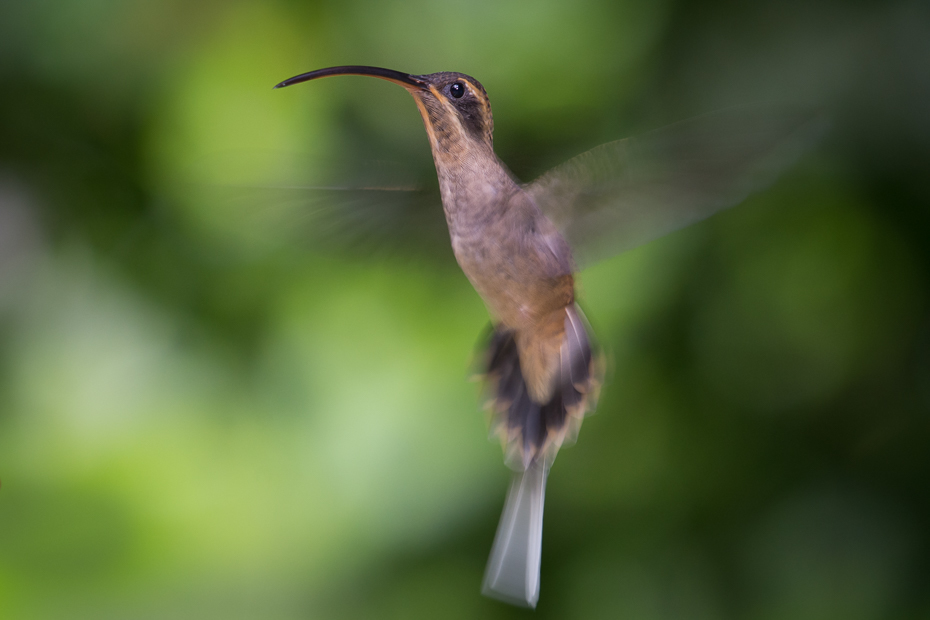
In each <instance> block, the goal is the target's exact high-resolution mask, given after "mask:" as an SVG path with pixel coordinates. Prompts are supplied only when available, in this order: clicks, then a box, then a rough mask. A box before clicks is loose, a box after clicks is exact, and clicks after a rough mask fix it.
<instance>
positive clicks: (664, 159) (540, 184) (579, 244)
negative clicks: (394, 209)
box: [524, 107, 825, 267]
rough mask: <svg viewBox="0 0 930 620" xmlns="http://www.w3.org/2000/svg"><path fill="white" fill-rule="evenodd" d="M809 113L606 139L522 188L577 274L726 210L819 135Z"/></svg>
mask: <svg viewBox="0 0 930 620" xmlns="http://www.w3.org/2000/svg"><path fill="white" fill-rule="evenodd" d="M824 127H825V122H824V121H823V119H822V118H820V117H818V116H816V115H814V114H811V113H809V112H796V111H785V110H784V109H771V108H768V107H752V108H737V109H730V110H723V111H719V112H714V113H711V114H708V115H705V116H701V117H698V118H694V119H691V120H687V121H682V122H680V123H676V124H674V125H670V126H668V127H664V128H662V129H658V130H656V131H653V132H651V133H647V134H643V135H642V136H638V137H634V138H627V139H625V140H617V141H615V142H608V143H606V144H602V145H600V146H598V147H595V148H593V149H591V150H590V151H587V152H585V153H582V154H581V155H578V156H577V157H574V158H572V159H570V160H568V161H566V162H565V163H563V164H561V165H559V166H556V167H555V168H553V169H552V170H550V171H548V172H546V173H545V174H543V175H542V176H541V177H539V178H538V179H536V180H535V181H533V182H532V183H529V184H527V185H525V186H524V189H525V191H527V192H528V193H529V194H530V195H531V196H532V197H533V199H534V200H535V201H536V204H537V205H538V206H539V208H540V209H541V210H542V211H543V212H544V213H545V214H546V215H547V216H548V217H549V218H550V219H551V220H552V221H553V223H554V224H555V225H556V226H557V227H558V228H559V230H561V231H562V234H564V235H565V238H566V240H567V241H568V242H569V244H570V245H571V246H572V250H573V254H574V257H575V261H576V262H577V263H578V265H579V267H584V266H587V265H590V264H591V263H593V262H596V261H597V260H601V259H604V258H607V257H609V256H612V255H614V254H618V253H620V252H623V251H625V250H629V249H632V248H634V247H636V246H638V245H641V244H643V243H646V242H648V241H651V240H653V239H656V238H658V237H661V236H662V235H664V234H666V233H669V232H672V231H674V230H677V229H679V228H683V227H685V226H687V225H689V224H692V223H694V222H697V221H700V220H702V219H704V218H706V217H709V216H711V215H713V214H714V213H716V212H717V211H720V210H721V209H726V208H727V207H731V206H734V205H736V204H738V203H739V202H741V201H742V200H743V199H745V198H746V197H747V196H748V195H749V194H750V193H752V192H754V191H758V190H760V189H762V188H764V187H765V186H766V185H768V184H770V183H771V182H773V181H774V180H775V178H776V177H777V176H778V174H779V173H781V172H782V171H783V170H785V169H786V168H787V167H788V166H789V165H790V164H791V163H792V162H794V161H795V160H796V159H797V158H798V157H799V156H800V155H801V153H803V152H804V150H805V149H806V148H807V147H809V146H810V145H811V144H812V143H813V142H814V141H815V140H816V139H817V138H818V137H819V136H820V135H821V133H822V132H823V129H824Z"/></svg>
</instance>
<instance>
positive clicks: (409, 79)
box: [275, 65, 428, 88]
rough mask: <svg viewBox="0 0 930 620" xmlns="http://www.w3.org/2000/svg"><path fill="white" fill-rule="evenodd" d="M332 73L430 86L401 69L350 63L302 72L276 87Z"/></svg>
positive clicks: (424, 86) (423, 86)
mask: <svg viewBox="0 0 930 620" xmlns="http://www.w3.org/2000/svg"><path fill="white" fill-rule="evenodd" d="M331 75H367V76H370V77H376V78H381V79H382V80H387V81H389V82H394V83H395V84H400V85H401V86H404V87H405V88H406V87H410V86H413V87H416V88H426V87H427V86H428V83H427V82H426V80H424V79H422V78H420V77H418V76H415V75H408V74H406V73H401V72H400V71H393V70H391V69H382V68H380V67H363V66H355V65H350V66H346V67H329V68H328V69H317V70H316V71H311V72H309V73H301V74H300V75H295V76H294V77H292V78H288V79H286V80H284V81H283V82H281V83H280V84H278V85H276V86H275V88H284V87H285V86H290V85H292V84H299V83H300V82H308V81H310V80H315V79H317V78H323V77H329V76H331Z"/></svg>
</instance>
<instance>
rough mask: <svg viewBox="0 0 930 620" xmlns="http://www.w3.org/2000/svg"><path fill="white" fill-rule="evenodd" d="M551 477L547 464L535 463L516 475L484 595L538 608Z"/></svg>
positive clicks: (495, 546) (487, 571)
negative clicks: (544, 523) (546, 503)
mask: <svg viewBox="0 0 930 620" xmlns="http://www.w3.org/2000/svg"><path fill="white" fill-rule="evenodd" d="M548 475H549V466H548V465H546V464H544V463H533V464H532V465H530V466H529V467H528V468H527V470H526V471H524V472H519V473H517V474H515V475H514V477H513V482H512V483H511V485H510V490H509V491H508V492H507V502H506V503H505V504H504V512H503V514H502V515H501V520H500V523H499V524H498V526H497V534H496V535H495V536H494V545H493V546H492V547H491V556H490V557H489V558H488V565H487V568H485V570H484V583H483V585H482V587H481V593H482V594H484V595H485V596H489V597H491V598H496V599H498V600H501V601H504V602H506V603H510V604H512V605H520V606H522V607H532V608H535V607H536V601H538V600H539V563H540V553H541V551H542V521H543V504H544V502H545V498H546V478H547V477H548Z"/></svg>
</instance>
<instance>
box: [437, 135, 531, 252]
mask: <svg viewBox="0 0 930 620" xmlns="http://www.w3.org/2000/svg"><path fill="white" fill-rule="evenodd" d="M436 138H437V136H435V135H434V134H432V132H431V135H430V146H431V147H432V151H433V161H434V163H435V164H436V175H437V177H438V178H439V189H440V192H441V193H442V205H443V209H444V211H445V213H446V220H447V221H448V223H449V231H450V232H451V233H452V234H453V235H455V234H457V233H458V232H460V231H461V230H463V229H464V228H466V227H468V228H473V227H474V224H475V223H476V222H480V221H482V220H488V219H490V218H493V217H494V216H495V215H496V214H499V213H500V212H501V210H502V209H503V207H504V205H505V203H506V201H507V199H508V198H509V197H510V196H511V195H512V194H513V192H514V191H515V190H516V189H517V185H516V182H515V181H514V180H513V179H512V178H511V176H510V174H509V173H508V172H507V170H506V168H504V166H503V165H502V164H501V162H500V161H499V160H498V159H497V156H496V155H495V154H494V150H493V148H492V147H491V145H489V144H487V143H485V142H484V141H483V140H482V141H480V142H479V141H478V140H475V139H474V138H472V137H471V136H468V135H461V134H459V135H456V136H443V139H441V140H437V139H436ZM450 138H451V139H450Z"/></svg>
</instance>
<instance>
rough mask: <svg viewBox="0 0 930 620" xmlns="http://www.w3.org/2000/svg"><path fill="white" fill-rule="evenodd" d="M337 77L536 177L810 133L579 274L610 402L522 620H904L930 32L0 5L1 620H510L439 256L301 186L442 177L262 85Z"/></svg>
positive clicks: (149, 1)
mask: <svg viewBox="0 0 930 620" xmlns="http://www.w3.org/2000/svg"><path fill="white" fill-rule="evenodd" d="M336 64H371V65H378V66H386V67H390V68H396V69H400V70H404V71H410V72H412V73H429V72H433V71H440V70H456V71H462V72H466V73H469V74H471V75H474V76H476V77H477V78H478V79H479V80H481V81H482V82H483V84H484V85H485V87H486V88H487V90H488V92H489V93H490V96H491V100H492V103H493V105H494V111H495V121H496V127H497V130H496V138H495V139H496V147H497V150H498V154H499V155H500V156H501V157H502V159H503V160H504V161H505V162H507V163H508V165H509V166H510V167H511V168H512V170H513V171H514V173H515V174H516V175H518V176H519V177H520V178H523V179H525V180H529V179H532V178H534V177H535V176H536V175H538V174H540V173H541V172H543V171H544V170H546V169H547V168H549V167H550V166H552V165H554V164H557V163H559V162H560V161H562V160H564V159H566V158H568V157H570V156H572V155H574V154H576V153H579V152H581V151H584V150H587V149H588V148H591V147H592V146H594V145H596V144H599V143H601V142H604V141H607V140H613V139H617V138H621V137H624V136H627V135H633V134H636V133H640V132H643V131H646V130H649V129H652V128H655V127H660V126H663V125H666V124H669V123H671V122H674V121H676V120H679V119H682V118H687V117H689V116H693V115H695V114H699V113H702V112H708V111H711V110H715V109H719V108H723V107H728V106H733V105H739V104H745V103H753V102H769V103H771V102H783V103H802V104H810V105H814V106H818V107H819V108H820V109H822V110H824V111H825V112H826V113H827V114H828V116H829V117H830V118H831V120H832V130H831V132H830V133H829V134H828V135H827V136H826V137H825V138H824V140H823V141H822V142H821V143H820V144H819V146H818V147H816V148H815V149H813V150H812V151H810V152H808V153H807V154H806V155H805V156H804V157H803V158H802V159H801V160H800V161H799V162H798V164H797V165H796V166H794V167H793V168H791V169H790V170H789V171H788V172H787V173H786V174H784V175H783V176H782V177H781V178H780V179H779V180H778V182H776V183H775V184H774V185H773V186H771V187H770V188H768V189H767V190H766V191H764V192H761V193H759V194H756V195H755V196H753V197H751V198H750V199H749V200H747V201H746V202H745V203H744V204H743V205H742V206H740V207H739V208H737V209H734V210H731V211H727V212H724V213H721V214H718V215H717V216H715V217H713V218H711V219H709V220H707V221H705V222H703V223H701V224H699V225H696V226H693V227H691V228H689V229H686V230H683V231H680V232H677V233H674V234H672V235H670V236H668V237H666V238H664V239H661V240H659V241H656V242H653V243H650V244H648V245H645V246H643V247H640V248H638V249H636V250H634V251H631V252H629V253H627V254H624V255H622V256H619V257H616V258H614V259H612V260H609V261H606V262H603V263H601V264H598V265H595V266H593V267H592V268H590V269H588V270H586V271H584V272H583V273H582V274H581V275H580V291H581V299H582V302H583V304H584V307H585V308H586V311H587V313H588V316H589V318H590V320H591V322H592V323H593V325H594V328H595V330H596V331H597V334H598V336H599V338H600V340H601V343H602V345H603V346H604V347H605V349H606V350H608V351H609V352H610V354H611V358H612V372H611V377H610V380H609V382H608V383H607V385H606V387H605V389H604V391H603V395H602V399H601V403H600V406H599V411H598V414H597V415H595V416H593V417H591V418H589V419H588V420H587V421H586V422H585V425H584V428H583V429H582V432H581V435H580V438H579V442H578V444H577V445H576V446H574V447H571V448H569V449H566V450H563V451H562V453H561V454H560V456H559V458H558V460H557V462H556V464H555V467H554V469H553V471H552V475H551V477H550V481H549V488H548V496H547V506H546V517H545V536H544V549H543V565H542V593H541V597H540V603H539V608H538V609H537V611H536V612H535V614H536V615H537V616H538V617H540V618H556V617H565V618H631V619H643V620H649V619H672V618H674V619H684V618H694V619H712V618H750V619H758V620H775V619H782V618H784V619H791V620H803V619H820V618H843V619H873V618H930V560H928V558H930V535H928V525H930V450H928V448H930V316H928V295H930V281H928V268H930V167H928V158H930V71H928V67H930V11H928V9H927V5H926V4H925V3H920V2H894V1H891V2H875V3H869V2H842V3H841V2H831V1H829V0H824V1H820V2H774V1H762V2H755V3H738V2H732V1H730V0H708V1H703V2H688V1H673V0H660V1H656V0H620V1H618V0H577V1H575V2H570V3H569V2H556V1H552V0H542V1H535V2H529V1H511V0H493V1H490V0H474V1H472V2H468V3H465V2H451V1H450V2H431V1H428V0H414V1H413V2H405V3H400V2H368V1H364V0H341V1H340V2H329V1H307V2H287V1H283V0H279V1H267V2H251V3H250V2H241V1H234V2H218V1H207V2H199V3H189V2H181V1H178V0H140V1H134V2H118V1H114V0H84V1H78V0H72V1H64V0H35V1H31V2H24V1H21V2H4V3H2V5H0V84H2V89H0V92H2V96H0V483H2V486H0V616H2V617H4V618H82V617H87V618H209V617H217V618H382V617H383V618H417V617H421V618H439V617H441V618H472V617H481V618H505V617H516V616H521V615H526V614H528V613H530V612H527V611H525V610H519V609H514V608H510V607H508V606H506V605H503V604H499V603H497V602H494V601H491V600H487V599H484V598H482V597H481V596H480V595H479V587H480V581H481V575H482V572H483V568H484V562H485V560H486V557H487V552H488V551H489V549H490V545H491V541H492V538H493V534H494V531H495V528H496V525H497V520H498V516H499V511H500V509H501V506H502V504H503V496H504V492H505V489H506V487H507V484H508V476H509V474H508V472H507V470H506V469H505V468H504V466H503V465H502V459H501V454H500V449H499V446H497V445H495V444H494V443H492V442H489V441H488V440H487V429H486V423H485V419H484V417H483V414H482V413H481V412H480V393H479V390H478V388H477V386H476V385H475V384H473V383H469V382H468V381H467V378H468V375H469V372H470V370H469V368H470V366H469V364H470V359H471V356H472V351H473V348H474V345H475V343H476V341H477V339H478V335H479V333H480V332H481V330H482V329H483V328H484V327H485V325H486V323H487V315H486V313H485V310H484V308H483V306H482V303H481V301H480V299H479V298H478V297H477V295H476V294H475V293H474V292H473V291H472V289H471V288H470V286H469V284H468V282H467V281H466V280H465V278H464V277H463V276H462V275H461V273H460V272H459V271H458V268H457V266H456V265H455V263H454V260H453V258H452V255H451V252H450V251H449V249H448V248H447V247H446V243H447V239H446V237H445V236H444V235H445V234H446V233H444V232H442V230H441V228H440V229H439V233H438V234H436V233H435V229H434V228H431V227H430V226H426V225H424V226H423V230H421V231H417V230H413V228H416V227H411V226H408V225H404V226H393V227H392V222H396V221H403V220H396V219H395V217H394V215H393V214H401V215H402V214H403V213H408V211H404V209H406V208H407V207H405V206H404V204H405V203H404V199H402V198H401V199H398V200H394V201H393V202H391V203H390V205H388V207H386V210H378V209H374V208H372V209H366V208H365V204H367V203H366V202H365V200H356V201H355V202H354V203H353V204H351V205H349V206H348V207H346V205H345V204H336V203H337V202H338V200H336V199H335V198H333V197H332V194H333V192H330V193H329V194H326V193H325V192H323V193H322V194H321V193H320V192H319V191H314V190H306V189H302V188H306V187H308V186H314V184H316V185H319V184H324V185H325V184H326V183H329V182H330V181H328V179H337V181H338V182H342V181H343V180H344V179H345V178H346V177H347V176H351V175H353V174H361V175H362V176H364V177H365V178H370V177H372V175H374V176H379V175H383V176H385V178H388V177H390V178H398V175H401V176H402V174H401V173H400V172H397V171H396V170H395V169H398V170H399V169H402V170H405V171H406V172H403V175H407V176H406V177H405V178H406V179H408V180H409V179H410V178H413V179H414V180H415V181H416V182H417V183H429V178H430V176H431V174H432V172H431V165H432V164H431V160H430V155H429V149H428V144H427V141H426V137H425V132H424V131H423V128H422V125H421V122H420V119H419V116H418V114H417V111H416V108H415V106H414V105H413V103H412V101H410V98H409V95H407V94H406V93H405V92H403V90H402V89H399V88H397V87H396V86H393V85H391V84H388V83H386V82H380V81H377V80H370V79H368V80H366V79H363V78H344V79H340V80H324V81H322V82H317V83H314V84H312V85H309V84H307V85H301V86H299V87H295V88H292V89H286V90H279V91H272V89H271V86H272V85H274V84H275V83H276V82H278V81H280V80H282V79H284V78H287V77H290V76H292V75H295V74H297V73H302V72H304V71H308V70H311V69H316V68H320V67H324V66H330V65H336ZM359 171H361V172H359ZM385 171H387V172H385ZM379 178H380V176H379ZM337 181H332V182H337ZM406 182H407V181H404V183H406ZM335 193H338V192H335ZM396 195H398V196H401V197H403V196H404V195H405V194H404V193H403V192H400V193H397V194H396ZM321 196H322V197H321ZM331 198H332V201H331V200H330V199H331ZM363 198H364V197H363ZM343 202H344V201H343ZM373 204H374V203H373ZM434 206H435V209H438V208H439V207H438V205H434ZM418 213H419V212H418ZM429 213H433V214H434V215H435V213H438V211H435V212H431V211H429V210H426V211H423V212H422V214H423V218H424V219H423V221H424V222H427V221H433V220H430V216H429ZM398 217H399V216H398ZM440 221H441V220H440ZM372 223H374V225H372ZM372 229H376V230H372ZM354 230H357V231H361V232H358V233H353V231H354ZM430 231H432V232H430ZM385 232H387V233H389V234H386V235H385V234H384V233H385ZM424 232H426V233H428V234H424Z"/></svg>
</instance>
